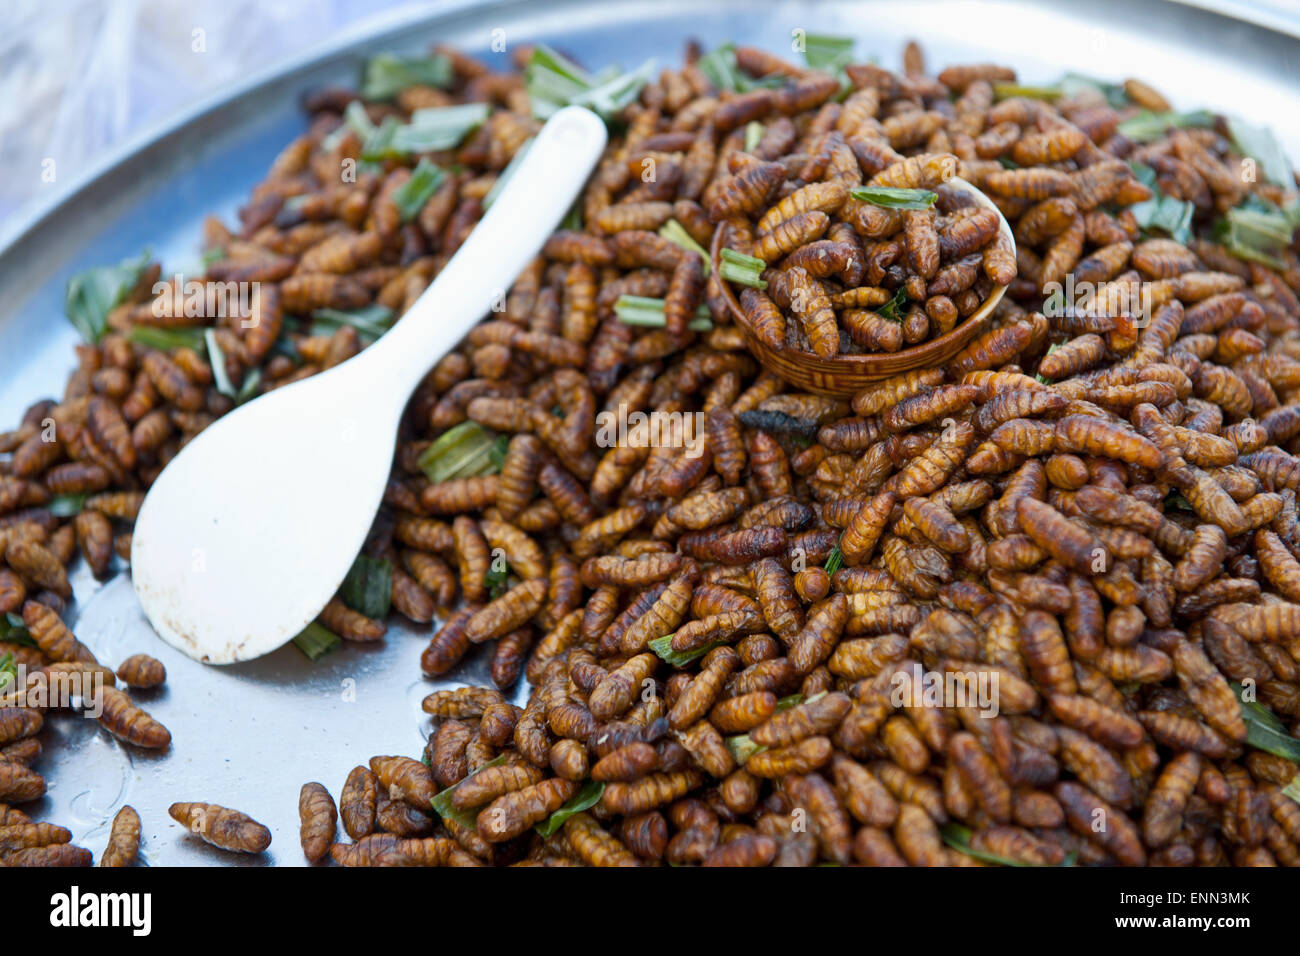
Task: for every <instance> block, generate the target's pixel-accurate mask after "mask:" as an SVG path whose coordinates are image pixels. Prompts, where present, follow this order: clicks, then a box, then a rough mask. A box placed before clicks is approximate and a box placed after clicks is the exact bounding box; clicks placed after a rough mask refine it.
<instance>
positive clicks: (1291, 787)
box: [1282, 773, 1300, 803]
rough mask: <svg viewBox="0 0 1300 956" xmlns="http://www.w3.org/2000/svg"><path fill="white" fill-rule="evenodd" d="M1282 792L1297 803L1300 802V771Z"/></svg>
mask: <svg viewBox="0 0 1300 956" xmlns="http://www.w3.org/2000/svg"><path fill="white" fill-rule="evenodd" d="M1282 793H1283V795H1284V796H1287V797H1290V798H1291V799H1292V800H1294V801H1295V802H1296V803H1300V773H1298V774H1296V775H1295V776H1294V777H1292V778H1291V782H1290V783H1288V784H1287V785H1286V786H1285V787H1283V788H1282Z"/></svg>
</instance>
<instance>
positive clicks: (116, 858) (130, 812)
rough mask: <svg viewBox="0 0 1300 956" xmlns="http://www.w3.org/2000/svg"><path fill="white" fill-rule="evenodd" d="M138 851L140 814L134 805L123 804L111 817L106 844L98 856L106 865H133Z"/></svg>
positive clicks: (102, 863) (101, 864)
mask: <svg viewBox="0 0 1300 956" xmlns="http://www.w3.org/2000/svg"><path fill="white" fill-rule="evenodd" d="M139 852H140V814H139V813H137V812H136V810H135V808H134V807H131V806H124V807H122V809H120V810H118V811H117V814H116V815H115V816H114V817H113V825H112V827H110V829H109V833H108V845H107V846H106V847H105V848H104V853H103V855H102V856H101V857H100V858H99V865H100V866H106V867H120V866H133V865H134V864H135V861H136V857H137V856H138V855H139Z"/></svg>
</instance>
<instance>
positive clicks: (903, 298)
mask: <svg viewBox="0 0 1300 956" xmlns="http://www.w3.org/2000/svg"><path fill="white" fill-rule="evenodd" d="M907 303H908V298H907V289H906V288H904V287H903V286H901V285H900V286H899V287H898V291H897V292H895V293H894V297H893V298H892V299H890V300H889V301H888V302H886V303H885V304H884V305H882V306H881V307H880V308H878V309H876V315H878V316H880V317H881V318H882V319H888V320H889V321H890V322H902V321H903V317H902V316H901V315H899V314H898V310H899V309H901V308H902V307H903V306H905V305H906V304H907Z"/></svg>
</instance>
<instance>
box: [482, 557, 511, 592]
mask: <svg viewBox="0 0 1300 956" xmlns="http://www.w3.org/2000/svg"><path fill="white" fill-rule="evenodd" d="M498 563H499V564H500V567H498V566H497V565H498ZM509 580H510V564H509V562H507V561H504V560H503V561H500V562H498V561H496V560H494V561H493V562H492V565H491V567H490V568H489V569H488V573H487V574H485V575H483V586H484V587H486V588H487V589H488V594H489V596H490V597H491V598H492V600H493V601H495V600H496V599H497V598H499V597H500V596H501V595H503V594H505V593H506V584H507V583H508V582H509Z"/></svg>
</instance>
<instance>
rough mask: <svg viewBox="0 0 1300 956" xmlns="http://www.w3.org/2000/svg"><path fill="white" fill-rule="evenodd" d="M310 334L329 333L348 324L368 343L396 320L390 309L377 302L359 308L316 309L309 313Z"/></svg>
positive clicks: (379, 335) (385, 330)
mask: <svg viewBox="0 0 1300 956" xmlns="http://www.w3.org/2000/svg"><path fill="white" fill-rule="evenodd" d="M311 318H312V329H311V331H312V334H313V335H330V334H332V333H334V332H336V331H338V329H339V327H340V326H344V325H350V326H352V327H353V328H354V329H356V330H357V332H358V333H359V334H360V336H361V341H362V342H363V343H366V344H369V343H370V342H373V341H374V340H375V339H377V338H379V337H381V336H382V335H383V334H384V333H385V332H387V331H388V330H389V329H390V328H391V327H392V325H393V322H394V321H395V320H396V318H397V315H396V313H394V312H393V310H392V309H390V308H387V307H386V306H382V305H380V304H378V303H374V304H373V305H367V306H363V307H361V308H360V309H317V310H316V311H315V312H313V313H312V314H311Z"/></svg>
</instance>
